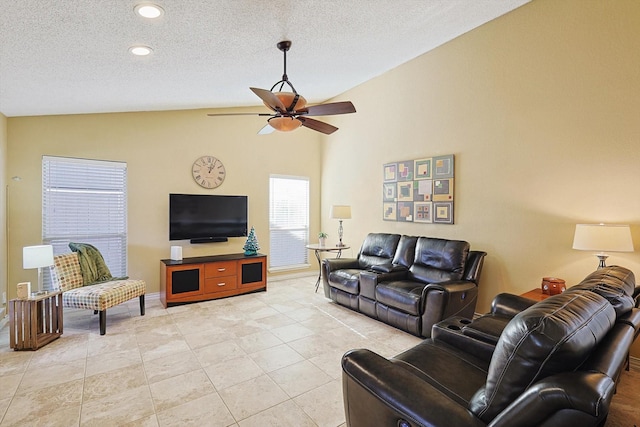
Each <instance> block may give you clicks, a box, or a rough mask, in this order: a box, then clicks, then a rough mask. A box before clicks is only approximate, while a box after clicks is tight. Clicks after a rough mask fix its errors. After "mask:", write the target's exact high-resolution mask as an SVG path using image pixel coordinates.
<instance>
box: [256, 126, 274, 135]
mask: <svg viewBox="0 0 640 427" xmlns="http://www.w3.org/2000/svg"><path fill="white" fill-rule="evenodd" d="M274 131H275V129H274V128H272V127H271V125H270V124H266V125H265V126H264V127H263V128H262V129H260V130H259V131H258V135H269V134H270V133H273V132H274Z"/></svg>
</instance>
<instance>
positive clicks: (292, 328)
mask: <svg viewBox="0 0 640 427" xmlns="http://www.w3.org/2000/svg"><path fill="white" fill-rule="evenodd" d="M271 332H272V333H273V334H274V335H275V336H277V337H278V338H280V339H281V340H282V341H283V342H290V341H295V340H298V339H300V338H304V337H308V336H310V335H313V334H314V332H313V331H312V330H311V329H309V328H306V327H304V326H302V325H300V324H298V323H294V324H291V325H286V326H281V327H279V328H275V329H272V330H271Z"/></svg>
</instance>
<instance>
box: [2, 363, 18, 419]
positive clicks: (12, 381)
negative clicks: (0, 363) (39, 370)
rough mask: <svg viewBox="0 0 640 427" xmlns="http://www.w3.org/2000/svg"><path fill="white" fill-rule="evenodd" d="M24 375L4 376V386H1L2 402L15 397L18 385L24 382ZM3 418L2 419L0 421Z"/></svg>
mask: <svg viewBox="0 0 640 427" xmlns="http://www.w3.org/2000/svg"><path fill="white" fill-rule="evenodd" d="M22 376H23V374H12V375H3V376H2V386H0V400H2V399H7V398H11V397H13V395H14V394H15V392H16V390H18V385H19V384H20V381H22ZM1 419H2V417H0V420H1Z"/></svg>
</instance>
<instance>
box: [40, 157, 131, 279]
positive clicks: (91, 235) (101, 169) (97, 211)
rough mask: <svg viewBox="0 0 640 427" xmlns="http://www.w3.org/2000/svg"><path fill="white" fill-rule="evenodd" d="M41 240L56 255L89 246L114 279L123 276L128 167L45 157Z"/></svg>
mask: <svg viewBox="0 0 640 427" xmlns="http://www.w3.org/2000/svg"><path fill="white" fill-rule="evenodd" d="M42 241H43V243H44V244H50V245H52V246H53V253H54V254H55V255H57V254H61V253H66V252H69V250H70V249H69V246H68V245H69V242H81V243H89V244H92V245H94V246H95V247H96V248H98V249H99V250H100V252H101V253H102V256H103V257H104V260H105V262H106V263H107V266H108V267H109V270H110V271H111V274H112V275H113V276H115V277H122V276H126V274H127V164H126V163H122V162H109V161H101V160H87V159H74V158H66V157H50V156H44V157H43V158H42ZM49 283H50V277H49V272H48V271H46V270H45V276H44V284H45V286H48V285H49Z"/></svg>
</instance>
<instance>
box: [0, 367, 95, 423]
mask: <svg viewBox="0 0 640 427" xmlns="http://www.w3.org/2000/svg"><path fill="white" fill-rule="evenodd" d="M82 383H83V380H82V379H79V380H74V381H69V382H66V383H63V384H58V385H54V386H51V387H45V388H38V389H35V390H33V391H30V392H27V393H20V392H18V393H17V394H16V395H15V396H14V397H13V400H12V401H11V403H10V404H9V408H8V409H7V412H6V414H5V416H4V419H3V420H2V426H3V427H4V426H13V425H16V426H25V425H36V422H37V421H38V420H39V419H40V417H43V416H46V415H47V414H49V413H52V412H54V411H56V410H58V409H60V408H62V407H65V408H69V409H71V408H76V407H77V408H80V405H81V403H82Z"/></svg>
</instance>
